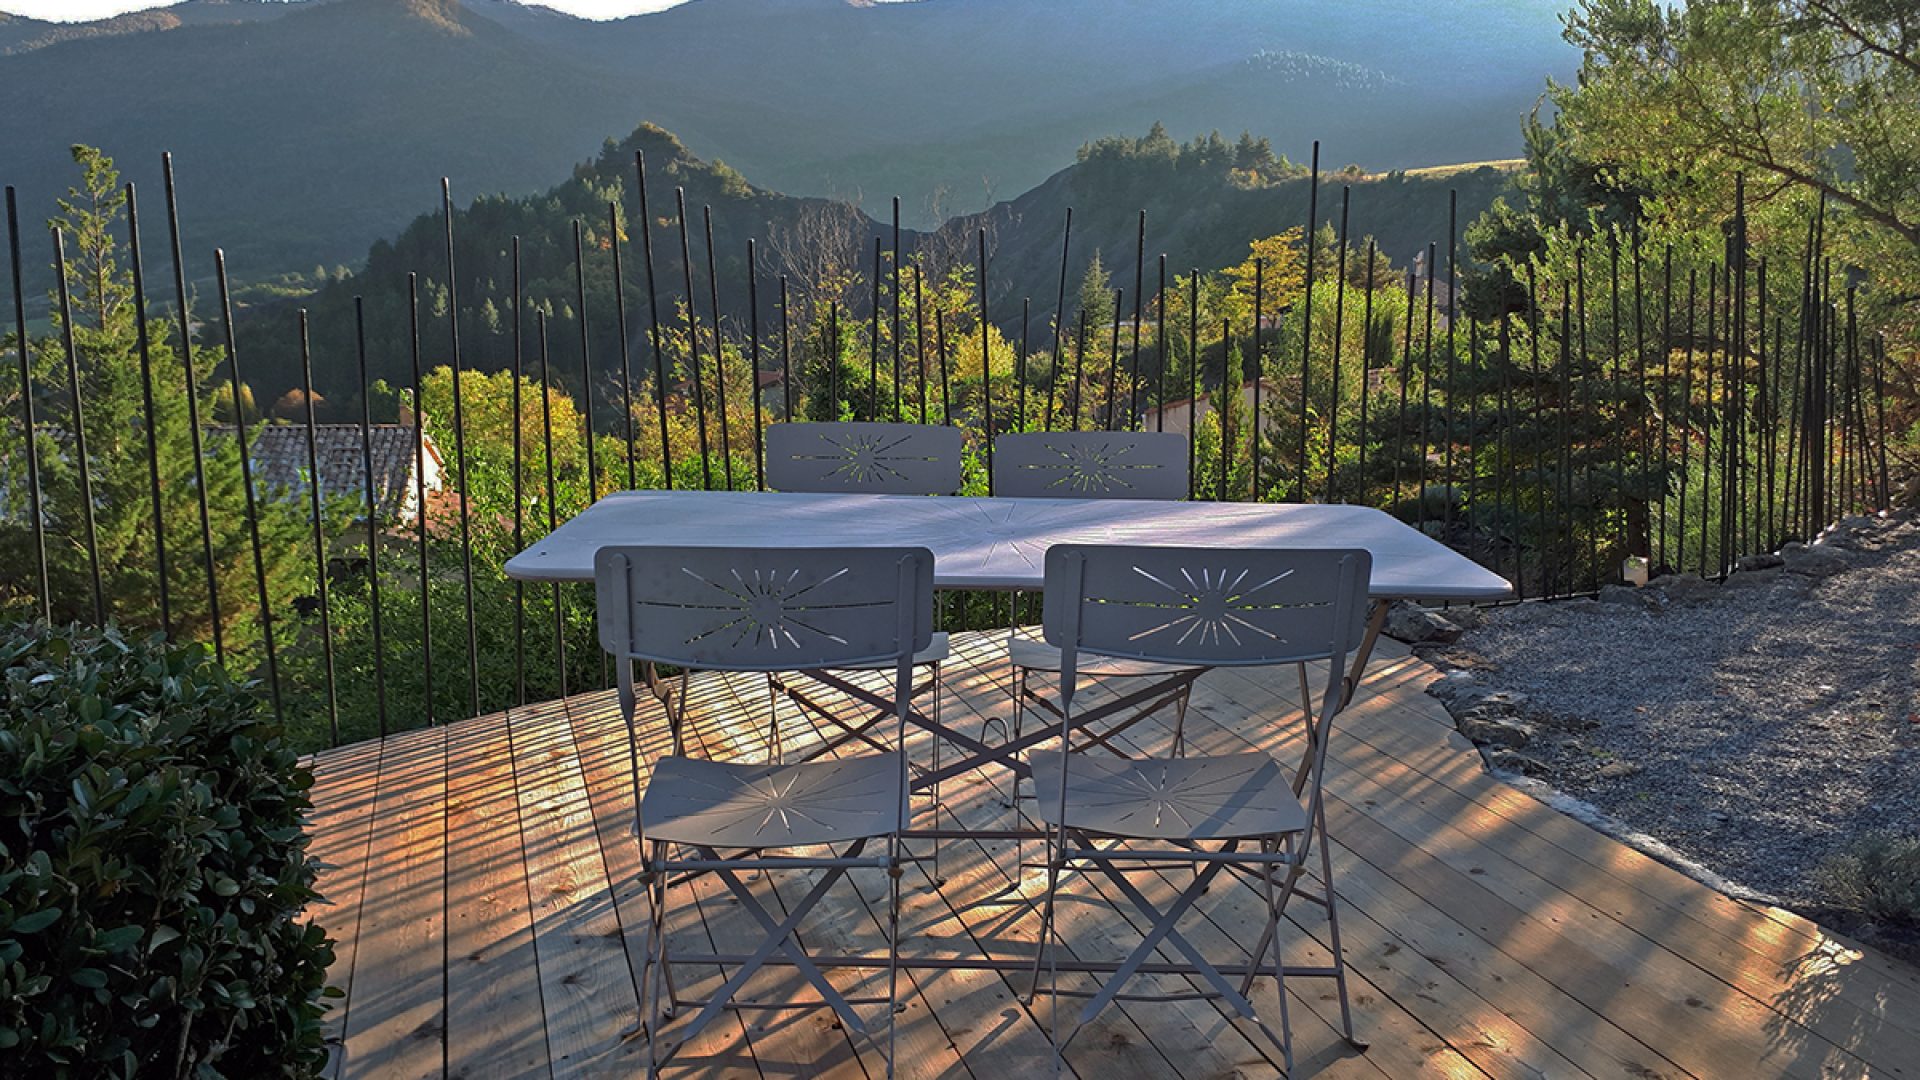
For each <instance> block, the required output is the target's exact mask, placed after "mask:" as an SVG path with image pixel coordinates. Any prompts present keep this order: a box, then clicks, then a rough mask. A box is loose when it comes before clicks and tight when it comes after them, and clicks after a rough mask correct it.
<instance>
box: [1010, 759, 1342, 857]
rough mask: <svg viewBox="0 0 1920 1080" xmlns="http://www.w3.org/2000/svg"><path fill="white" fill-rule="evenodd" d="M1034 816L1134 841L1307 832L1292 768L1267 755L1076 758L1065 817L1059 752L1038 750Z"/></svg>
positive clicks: (1069, 779)
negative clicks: (1062, 817) (1063, 817)
mask: <svg viewBox="0 0 1920 1080" xmlns="http://www.w3.org/2000/svg"><path fill="white" fill-rule="evenodd" d="M1027 761H1028V763H1029V764H1030V765H1032V767H1033V786H1034V813H1036V814H1038V815H1039V817H1040V819H1041V820H1042V821H1044V822H1046V823H1047V824H1049V825H1053V826H1056V827H1057V826H1062V825H1064V826H1065V827H1066V828H1068V829H1074V830H1080V831H1084V832H1090V833H1099V834H1101V835H1104V836H1117V837H1125V838H1127V839H1134V840H1230V839H1235V838H1247V837H1258V836H1274V835H1278V834H1282V833H1290V832H1297V831H1299V830H1302V829H1305V828H1306V827H1307V811H1306V809H1305V808H1304V807H1302V806H1301V805H1300V800H1299V799H1298V798H1297V797H1295V795H1294V794H1293V786H1292V783H1291V780H1290V778H1289V777H1288V776H1287V773H1286V770H1284V769H1282V768H1281V767H1280V764H1279V763H1278V762H1276V761H1274V760H1273V758H1272V757H1270V756H1268V755H1266V754H1263V753H1246V754H1227V755H1224V756H1220V757H1186V758H1148V759H1143V760H1129V759H1123V758H1109V757H1105V756H1100V757H1095V756H1092V755H1087V754H1075V755H1074V758H1073V765H1072V768H1071V769H1069V770H1068V772H1067V788H1068V790H1067V814H1066V820H1065V821H1064V822H1062V821H1059V820H1057V819H1058V818H1059V816H1060V753H1059V751H1055V750H1046V751H1035V752H1033V753H1031V754H1029V755H1028V756H1027Z"/></svg>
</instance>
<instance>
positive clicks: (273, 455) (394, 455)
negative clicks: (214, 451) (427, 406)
mask: <svg viewBox="0 0 1920 1080" xmlns="http://www.w3.org/2000/svg"><path fill="white" fill-rule="evenodd" d="M227 430H229V431H230V430H231V429H227ZM414 437H415V436H414V429H413V428H412V427H406V426H402V425H400V424H375V425H373V426H372V427H370V428H368V429H367V439H368V443H369V445H370V446H371V447H372V450H373V492H374V505H375V506H376V507H378V508H379V511H380V515H381V516H382V517H397V516H402V515H404V514H406V513H408V512H409V511H411V509H412V506H413V499H412V496H413V494H414V492H413V491H412V487H413V484H414V482H415V481H414V476H413V463H414V449H415V448H414ZM314 444H315V449H316V451H317V453H316V457H317V458H318V461H319V465H320V490H321V491H322V492H323V493H324V494H325V495H327V496H330V497H331V496H349V497H353V498H356V499H359V498H364V497H365V494H364V493H365V489H366V482H367V481H366V473H365V464H364V462H365V459H364V458H363V457H362V455H361V443H360V425H358V424H319V425H316V426H315V428H314ZM427 456H428V459H429V464H428V485H429V489H430V490H431V487H432V486H433V481H432V477H433V474H434V472H435V470H434V469H433V465H434V464H436V463H437V462H438V461H439V458H440V452H439V450H438V448H436V447H435V446H434V444H433V439H432V437H431V436H429V437H428V439H427ZM253 468H254V482H255V483H256V484H258V485H259V488H260V490H262V491H271V490H274V489H276V488H277V489H279V490H282V491H286V492H298V493H301V494H305V492H306V490H307V473H308V469H307V428H306V425H304V424H264V425H261V426H260V427H258V428H255V429H254V431H253Z"/></svg>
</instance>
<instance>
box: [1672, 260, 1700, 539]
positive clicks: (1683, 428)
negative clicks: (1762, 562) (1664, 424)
mask: <svg viewBox="0 0 1920 1080" xmlns="http://www.w3.org/2000/svg"><path fill="white" fill-rule="evenodd" d="M1698 290H1699V270H1698V269H1696V268H1693V267H1689V268H1688V269H1687V347H1686V351H1685V352H1684V353H1683V354H1682V356H1681V359H1680V417H1679V422H1678V424H1677V425H1676V426H1677V427H1678V429H1679V432H1680V496H1679V501H1678V503H1677V504H1676V505H1675V506H1674V513H1673V516H1674V520H1675V521H1676V522H1678V523H1679V535H1677V536H1676V537H1674V541H1675V542H1674V552H1675V555H1674V560H1675V562H1674V569H1676V570H1684V569H1685V568H1686V565H1687V479H1688V478H1687V459H1688V458H1689V457H1690V456H1692V450H1693V347H1694V342H1695V340H1696V339H1695V337H1694V330H1695V327H1696V318H1697V315H1698V312H1699V307H1698V304H1699V292H1698ZM1703 570H1704V568H1703Z"/></svg>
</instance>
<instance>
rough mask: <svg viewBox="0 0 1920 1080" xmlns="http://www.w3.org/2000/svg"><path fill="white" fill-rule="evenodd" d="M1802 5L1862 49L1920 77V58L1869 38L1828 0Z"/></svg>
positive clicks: (1804, 1)
mask: <svg viewBox="0 0 1920 1080" xmlns="http://www.w3.org/2000/svg"><path fill="white" fill-rule="evenodd" d="M1801 3H1803V4H1805V5H1806V6H1807V10H1809V11H1812V12H1813V13H1815V14H1816V15H1818V16H1820V17H1821V18H1822V19H1823V20H1824V21H1825V22H1826V24H1827V25H1828V26H1829V27H1831V28H1833V29H1835V30H1838V31H1839V32H1840V33H1842V34H1845V35H1846V36H1848V37H1850V38H1852V39H1853V40H1855V41H1857V42H1859V43H1860V46H1861V48H1863V49H1865V50H1867V51H1868V52H1871V53H1873V54H1875V55H1876V56H1882V57H1885V58H1886V59H1888V60H1891V61H1892V62H1894V63H1895V64H1898V65H1900V66H1901V67H1903V68H1906V69H1907V70H1908V71H1910V72H1912V73H1914V74H1915V75H1920V57H1913V56H1908V55H1906V54H1905V53H1902V52H1900V51H1899V50H1897V49H1893V48H1890V47H1888V46H1886V45H1882V44H1880V43H1879V42H1878V41H1875V40H1874V39H1873V38H1871V37H1869V36H1867V34H1866V32H1865V31H1863V30H1861V29H1860V28H1859V27H1856V26H1855V25H1853V23H1852V22H1851V21H1850V20H1848V19H1847V17H1846V16H1844V15H1842V14H1840V12H1838V11H1836V10H1835V9H1834V7H1833V5H1832V4H1830V3H1827V2H1826V0H1801Z"/></svg>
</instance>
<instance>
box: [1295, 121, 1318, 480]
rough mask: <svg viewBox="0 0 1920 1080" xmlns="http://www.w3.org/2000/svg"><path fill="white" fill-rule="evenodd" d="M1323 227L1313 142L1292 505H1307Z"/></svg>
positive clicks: (1308, 183) (1315, 145) (1302, 297)
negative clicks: (1309, 386) (1315, 294)
mask: <svg viewBox="0 0 1920 1080" xmlns="http://www.w3.org/2000/svg"><path fill="white" fill-rule="evenodd" d="M1319 223H1320V140H1318V139H1315V140H1314V141H1313V166H1312V169H1311V171H1310V172H1309V173H1308V179H1307V266H1306V271H1307V272H1306V282H1305V291H1304V293H1303V295H1302V296H1301V298H1300V304H1301V307H1300V418H1299V419H1300V439H1299V446H1298V447H1296V449H1295V455H1296V456H1295V457H1294V459H1293V467H1294V469H1295V473H1294V480H1293V501H1294V502H1306V501H1307V384H1308V381H1309V379H1310V378H1311V375H1312V369H1313V272H1314V265H1313V264H1314V261H1315V260H1314V255H1315V254H1316V253H1317V252H1316V249H1315V244H1316V242H1317V241H1318V239H1319Z"/></svg>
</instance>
